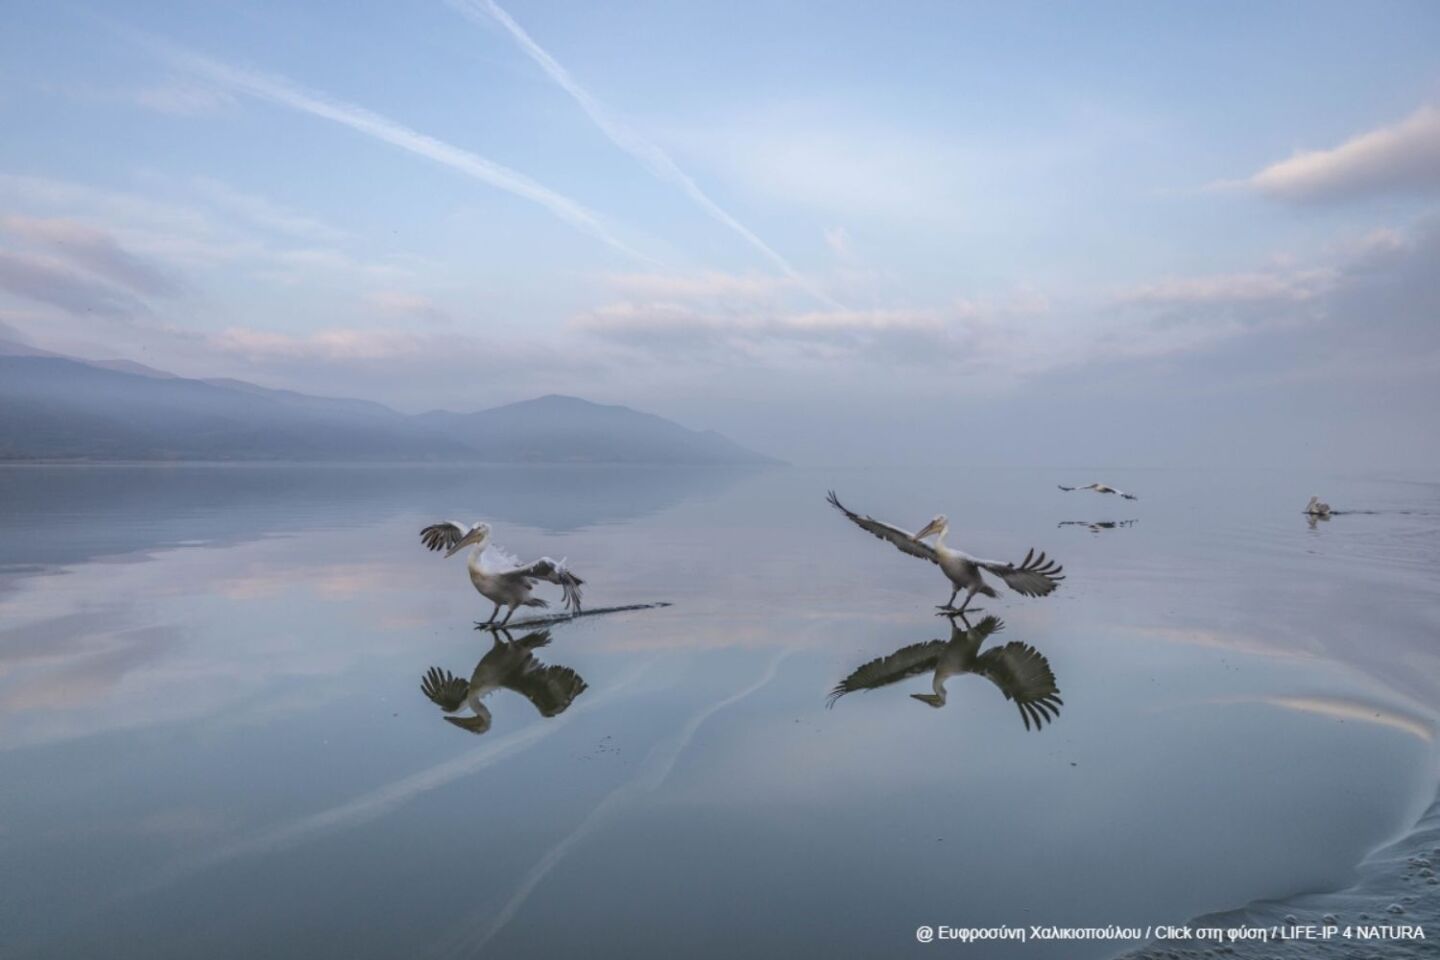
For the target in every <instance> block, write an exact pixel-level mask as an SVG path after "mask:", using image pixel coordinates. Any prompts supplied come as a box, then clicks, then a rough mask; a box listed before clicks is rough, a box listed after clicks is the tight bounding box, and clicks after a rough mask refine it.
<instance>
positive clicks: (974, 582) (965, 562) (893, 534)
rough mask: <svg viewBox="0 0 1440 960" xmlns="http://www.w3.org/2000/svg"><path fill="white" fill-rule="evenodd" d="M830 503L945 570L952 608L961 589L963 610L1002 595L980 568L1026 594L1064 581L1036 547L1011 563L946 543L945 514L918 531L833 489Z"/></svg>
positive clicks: (1050, 589) (1048, 589) (1050, 588)
mask: <svg viewBox="0 0 1440 960" xmlns="http://www.w3.org/2000/svg"><path fill="white" fill-rule="evenodd" d="M827 500H828V502H829V503H830V505H831V506H832V507H834V508H835V509H836V510H839V511H840V512H841V513H843V514H845V516H846V517H847V518H848V519H849V520H850V522H851V523H854V524H855V525H856V526H857V527H859V528H860V529H862V530H865V531H867V532H869V533H873V534H874V535H875V536H877V537H879V538H880V539H881V540H885V541H888V542H889V543H890V544H892V545H894V546H895V547H897V548H898V549H899V550H900V551H902V552H903V553H908V554H910V556H912V557H919V558H920V559H922V560H929V561H930V562H931V563H933V564H935V565H936V566H938V567H939V568H940V570H941V572H942V573H944V574H945V576H946V577H948V578H949V580H950V582H951V584H953V585H954V587H955V589H954V590H952V591H951V592H950V602H949V603H948V604H946V605H945V607H946V608H947V609H948V608H952V607H954V605H955V597H956V595H957V594H959V592H960V591H961V590H965V591H967V592H966V594H965V602H964V603H962V604H960V607H959V610H960V611H963V610H964V609H965V608H966V607H967V606H969V604H970V601H971V600H972V599H973V598H974V596H975V594H977V593H983V594H985V596H987V597H995V596H999V594H997V593H996V592H995V588H994V587H991V586H990V585H989V584H988V583H986V582H985V578H984V577H983V576H982V575H981V573H980V571H982V570H984V571H986V572H987V573H990V574H993V575H994V576H997V577H999V578H1000V579H1001V580H1004V581H1005V585H1006V586H1008V587H1009V588H1010V589H1011V590H1014V591H1015V592H1016V593H1018V594H1020V595H1021V596H1022V597H1043V596H1047V595H1049V594H1050V593H1053V592H1054V591H1055V588H1056V587H1058V586H1059V585H1060V581H1061V580H1064V579H1065V577H1064V574H1063V571H1064V569H1065V568H1064V567H1062V566H1060V564H1058V563H1056V562H1055V561H1053V560H1046V559H1045V554H1044V553H1041V554H1040V555H1039V556H1038V557H1037V556H1035V551H1034V550H1033V549H1032V550H1031V551H1030V552H1028V553H1026V554H1025V559H1024V560H1022V561H1020V563H1018V564H1016V563H1008V562H1006V561H1003V560H983V559H981V558H980V557H972V556H970V554H968V553H966V552H965V551H963V550H956V549H954V548H953V547H947V546H946V545H945V534H946V533H947V532H949V530H950V521H949V520H947V519H946V518H945V516H944V515H943V514H942V515H940V516H938V517H936V518H935V519H933V520H931V521H930V522H929V523H927V524H926V525H925V526H924V527H922V528H921V529H920V530H919V532H917V533H913V534H912V533H907V532H906V531H904V530H901V529H900V528H899V527H895V526H891V525H890V524H888V523H884V522H882V521H880V520H876V519H875V518H874V517H865V516H861V515H860V514H858V513H855V512H854V511H852V510H850V509H848V508H847V507H846V506H845V505H844V504H842V503H841V502H840V500H839V498H838V497H836V496H835V491H833V490H831V491H830V496H829V497H828V498H827ZM932 536H933V537H934V538H935V545H934V546H933V547H932V546H931V545H930V544H928V543H925V542H924V541H925V538H927V537H932Z"/></svg>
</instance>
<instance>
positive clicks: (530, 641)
mask: <svg viewBox="0 0 1440 960" xmlns="http://www.w3.org/2000/svg"><path fill="white" fill-rule="evenodd" d="M515 643H516V645H517V646H520V647H524V648H525V649H526V650H535V649H537V648H539V647H543V646H546V645H547V644H549V643H550V631H549V630H532V631H531V632H529V633H527V634H525V636H523V637H521V638H520V639H519V640H516V641H515Z"/></svg>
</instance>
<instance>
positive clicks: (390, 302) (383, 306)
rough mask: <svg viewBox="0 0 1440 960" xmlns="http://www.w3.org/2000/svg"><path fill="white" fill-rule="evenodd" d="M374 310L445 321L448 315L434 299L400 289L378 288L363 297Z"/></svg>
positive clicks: (399, 315) (390, 314) (431, 321)
mask: <svg viewBox="0 0 1440 960" xmlns="http://www.w3.org/2000/svg"><path fill="white" fill-rule="evenodd" d="M365 300H366V302H367V303H369V304H370V305H371V306H372V307H374V308H375V309H376V310H378V311H380V312H381V313H383V314H386V315H388V316H392V317H401V318H407V319H415V320H424V321H427V322H429V323H447V322H449V320H450V315H449V314H448V313H446V312H445V311H444V310H443V309H441V308H440V306H439V304H437V303H436V302H435V301H434V300H431V299H430V298H429V297H427V296H424V295H423V294H418V293H405V292H403V291H400V290H378V291H376V292H375V293H372V294H370V295H369V296H368V297H366V298H365Z"/></svg>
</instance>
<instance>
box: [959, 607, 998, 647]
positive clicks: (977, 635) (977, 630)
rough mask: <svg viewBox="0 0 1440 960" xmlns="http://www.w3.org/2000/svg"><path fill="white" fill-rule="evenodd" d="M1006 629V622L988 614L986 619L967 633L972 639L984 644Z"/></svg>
mask: <svg viewBox="0 0 1440 960" xmlns="http://www.w3.org/2000/svg"><path fill="white" fill-rule="evenodd" d="M1004 629H1005V621H1004V620H1001V619H1000V618H999V617H997V616H995V614H993V613H990V614H986V615H985V617H984V619H982V620H981V621H980V622H979V623H977V624H975V626H973V627H971V628H970V629H969V630H967V631H965V632H966V634H968V635H969V637H970V639H972V640H979V641H981V642H982V643H983V642H984V641H986V640H988V639H990V638H991V637H993V636H994V635H995V634H997V633H999V632H1000V631H1001V630H1004Z"/></svg>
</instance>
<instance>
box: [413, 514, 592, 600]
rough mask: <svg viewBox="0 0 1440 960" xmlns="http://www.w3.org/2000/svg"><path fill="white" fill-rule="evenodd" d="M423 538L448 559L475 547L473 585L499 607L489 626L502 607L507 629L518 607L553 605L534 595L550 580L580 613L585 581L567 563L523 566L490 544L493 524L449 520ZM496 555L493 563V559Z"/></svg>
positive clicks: (539, 562)
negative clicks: (537, 587) (541, 583)
mask: <svg viewBox="0 0 1440 960" xmlns="http://www.w3.org/2000/svg"><path fill="white" fill-rule="evenodd" d="M420 539H421V541H422V542H424V544H425V546H426V547H428V548H430V549H431V550H444V551H445V556H446V557H453V556H454V555H455V554H456V553H458V552H459V551H460V550H461V549H463V548H464V547H467V546H469V545H471V544H474V545H475V549H474V550H472V551H470V563H469V566H470V582H471V583H473V584H475V589H476V590H479V591H480V595H481V596H483V597H484V598H485V599H486V600H489V601H490V602H492V603H494V604H495V609H494V611H492V612H491V614H490V619H489V620H487V621H485V623H486V625H487V626H488V625H490V624H493V623H494V622H495V618H496V617H497V616H499V615H500V608H501V607H509V608H510V610H509V612H508V613H506V614H505V619H504V620H501V621H500V624H501V625H502V626H503V625H504V624H506V623H509V622H510V618H511V617H512V616H514V614H515V609H516V608H517V607H548V606H550V604H548V603H546V602H545V601H544V600H541V599H540V598H539V597H532V596H530V592H531V590H532V589H533V588H534V586H535V581H536V580H547V581H549V582H550V583H554V584H559V585H560V586H561V587H563V588H564V591H565V606H566V608H567V609H568V610H569V611H570V612H571V613H579V612H580V585H581V584H583V583H584V582H585V581H584V580H581V579H580V578H579V577H577V576H575V574H573V573H571V572H570V571H569V570H567V569H566V568H565V561H564V560H558V561H557V560H551V559H550V558H549V557H541V558H540V559H539V560H536V561H535V562H534V563H527V564H524V565H523V566H522V565H521V564H520V561H518V560H516V559H515V558H514V557H512V556H510V555H509V554H507V553H505V552H504V551H503V550H500V549H498V548H496V547H494V546H492V545H491V544H490V525H489V524H488V523H477V524H475V525H474V526H472V527H466V526H464V525H463V524H460V523H456V522H455V521H454V520H448V521H445V522H444V523H434V524H431V525H430V526H428V527H426V528H425V529H424V530H421V531H420ZM492 556H493V559H494V562H493V564H492V563H491V562H490V558H491V557H492Z"/></svg>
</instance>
